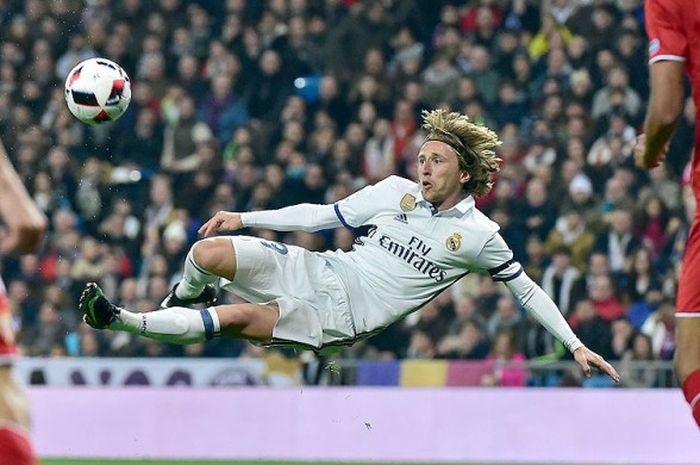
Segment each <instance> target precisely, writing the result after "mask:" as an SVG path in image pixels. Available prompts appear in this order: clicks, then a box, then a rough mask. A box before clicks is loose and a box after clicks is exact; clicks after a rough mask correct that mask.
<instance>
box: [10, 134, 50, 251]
mask: <svg viewBox="0 0 700 465" xmlns="http://www.w3.org/2000/svg"><path fill="white" fill-rule="evenodd" d="M0 218H2V221H3V222H4V223H5V226H6V228H7V231H6V233H5V234H4V235H2V236H0V254H2V253H19V254H24V253H33V252H36V251H37V250H38V249H39V247H41V244H42V242H43V241H44V235H45V233H46V227H47V220H46V216H45V215H44V214H43V213H42V212H41V210H39V208H38V207H37V206H36V205H35V204H34V202H33V201H32V199H31V197H29V193H27V190H26V189H25V188H24V184H22V180H21V179H20V178H19V176H18V175H17V172H16V171H15V169H14V167H13V166H12V163H10V160H9V158H8V157H7V153H6V152H5V147H4V146H3V145H2V142H0Z"/></svg>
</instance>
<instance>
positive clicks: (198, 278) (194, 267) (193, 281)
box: [161, 237, 236, 308]
mask: <svg viewBox="0 0 700 465" xmlns="http://www.w3.org/2000/svg"><path fill="white" fill-rule="evenodd" d="M235 274H236V252H235V249H234V248H233V243H232V241H231V238H230V237H212V238H209V239H203V240H200V241H197V242H196V243H195V244H194V245H193V246H192V248H190V250H189V252H188V253H187V258H185V266H184V273H183V276H182V279H181V280H180V282H179V283H177V284H176V285H175V287H173V290H172V291H171V292H170V294H168V296H167V297H166V298H165V299H164V300H163V303H162V304H161V307H163V308H165V307H188V306H190V305H192V304H196V303H204V304H207V305H211V304H212V303H213V302H214V299H215V297H216V289H215V288H214V286H213V283H214V282H215V281H216V280H218V279H219V278H220V277H222V278H226V279H228V280H232V279H233V277H234V275H235Z"/></svg>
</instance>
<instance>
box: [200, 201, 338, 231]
mask: <svg viewBox="0 0 700 465" xmlns="http://www.w3.org/2000/svg"><path fill="white" fill-rule="evenodd" d="M339 226H342V224H341V222H340V219H339V218H338V215H336V213H335V209H334V206H333V205H314V204H310V203H302V204H299V205H292V206H291V207H285V208H280V209H279V210H263V211H255V212H246V213H234V212H225V211H220V212H218V213H217V214H216V215H214V216H213V217H212V218H211V219H210V220H209V221H207V222H206V223H204V225H203V226H202V227H201V228H199V233H200V234H203V235H204V236H205V237H206V236H210V235H212V234H214V233H215V232H218V231H235V230H237V229H241V228H243V227H256V228H267V229H274V230H275V231H299V230H301V231H318V230H320V229H328V228H337V227H339Z"/></svg>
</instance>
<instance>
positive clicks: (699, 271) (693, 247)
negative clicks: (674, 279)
mask: <svg viewBox="0 0 700 465" xmlns="http://www.w3.org/2000/svg"><path fill="white" fill-rule="evenodd" d="M699 206H700V205H699ZM676 312H677V313H687V314H690V313H697V314H698V317H700V216H698V215H695V218H694V219H693V224H692V226H691V227H690V234H688V243H687V244H686V246H685V253H684V254H683V266H682V267H681V279H680V281H679V282H678V297H677V298H676ZM688 316H690V315H688Z"/></svg>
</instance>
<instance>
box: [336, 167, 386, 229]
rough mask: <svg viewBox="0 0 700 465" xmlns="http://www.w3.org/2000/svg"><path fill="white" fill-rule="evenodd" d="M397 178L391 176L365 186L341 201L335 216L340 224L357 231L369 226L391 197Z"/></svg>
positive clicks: (338, 203)
mask: <svg viewBox="0 0 700 465" xmlns="http://www.w3.org/2000/svg"><path fill="white" fill-rule="evenodd" d="M393 178H395V176H389V177H388V178H386V179H383V180H381V181H379V182H378V183H376V184H373V185H370V186H365V187H363V188H362V189H360V190H359V191H357V192H355V193H354V194H351V195H349V196H347V197H345V198H344V199H342V200H339V201H338V202H336V203H335V204H334V208H335V214H336V215H337V216H338V219H339V220H340V222H341V223H342V224H343V226H345V227H346V228H349V229H356V228H359V227H360V226H362V225H365V224H367V221H369V219H370V218H372V217H374V216H375V215H376V214H377V213H379V212H380V211H381V210H382V209H383V208H384V207H383V205H384V202H385V201H386V200H387V198H388V197H390V196H391V193H392V191H393V186H394V184H395V180H394V179H393Z"/></svg>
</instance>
